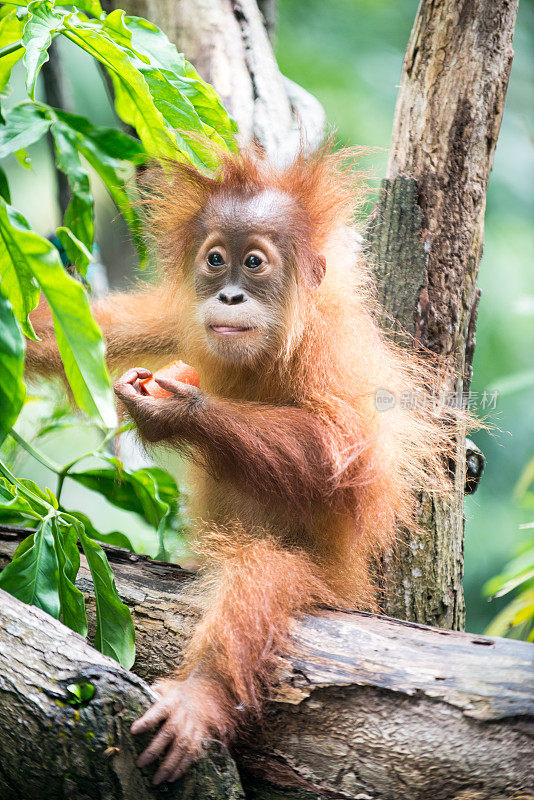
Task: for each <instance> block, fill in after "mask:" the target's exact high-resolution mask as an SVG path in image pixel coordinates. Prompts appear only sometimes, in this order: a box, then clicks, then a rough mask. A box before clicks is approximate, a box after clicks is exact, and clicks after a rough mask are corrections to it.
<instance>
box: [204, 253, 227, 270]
mask: <svg viewBox="0 0 534 800" xmlns="http://www.w3.org/2000/svg"><path fill="white" fill-rule="evenodd" d="M207 262H208V264H209V265H210V267H222V266H223V264H224V258H223V257H222V255H221V254H220V253H210V254H209V256H208V258H207Z"/></svg>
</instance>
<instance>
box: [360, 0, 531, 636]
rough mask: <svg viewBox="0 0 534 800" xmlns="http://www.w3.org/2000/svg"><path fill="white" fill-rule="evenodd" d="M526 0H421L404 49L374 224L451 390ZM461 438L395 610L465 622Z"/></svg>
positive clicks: (391, 272)
mask: <svg viewBox="0 0 534 800" xmlns="http://www.w3.org/2000/svg"><path fill="white" fill-rule="evenodd" d="M516 13H517V0H460V2H459V1H458V0H439V1H438V0H422V2H421V4H420V6H419V10H418V13H417V17H416V20H415V24H414V27H413V30H412V34H411V38H410V43H409V45H408V50H407V53H406V57H405V61H404V67H403V72H402V80H401V85H400V91H399V96H398V101H397V107H396V112H395V122H394V127H393V139H392V145H391V150H390V158H389V164H388V169H387V177H386V180H385V181H384V182H383V186H382V193H381V197H380V200H379V202H378V205H377V209H376V212H375V217H374V219H373V221H372V224H371V228H370V240H371V247H372V251H373V253H374V256H375V260H376V275H377V281H378V288H379V295H380V298H381V300H382V301H383V304H384V306H385V308H386V311H387V312H388V314H389V317H390V322H391V325H392V327H393V329H394V330H399V329H402V330H404V331H405V332H407V333H408V334H409V335H410V336H411V337H413V342H414V344H415V346H417V347H421V348H425V349H427V350H430V351H432V352H433V353H436V354H438V355H439V356H440V357H441V358H442V360H443V363H444V364H446V365H447V367H448V376H449V377H448V381H446V382H445V384H444V386H443V390H444V393H447V395H448V396H449V397H451V396H452V394H453V393H455V394H456V396H458V397H462V392H465V391H467V390H468V388H469V382H470V378H471V360H472V357H473V349H474V328H475V320H476V307H477V302H478V292H477V290H476V288H475V282H476V276H477V271H478V265H479V261H480V257H481V254H482V241H483V222H484V208H485V199H486V189H487V183H488V178H489V174H490V170H491V166H492V161H493V154H494V151H495V145H496V143H497V137H498V134H499V128H500V124H501V118H502V113H503V108H504V99H505V95H506V88H507V85H508V77H509V73H510V67H511V63H512V57H513V51H512V38H513V33H514V24H515V17H516ZM464 466H465V451H464V447H463V443H459V444H458V452H457V469H456V477H455V483H456V493H455V501H454V503H453V504H452V506H450V505H447V506H444V505H443V504H442V503H439V502H436V501H435V500H434V499H433V498H431V497H430V496H428V495H424V496H423V498H422V502H421V507H422V512H421V513H422V520H423V523H424V527H425V528H426V530H427V531H428V534H427V535H426V536H424V537H422V538H419V539H414V538H413V537H408V536H406V537H405V538H404V540H403V543H402V544H401V546H400V548H399V550H398V552H397V554H396V557H395V558H391V559H390V560H389V561H388V562H387V563H386V565H385V583H386V587H387V589H386V604H385V610H386V612H387V613H388V614H391V615H392V616H395V617H400V618H402V619H411V620H415V621H418V622H425V623H428V624H432V625H439V626H443V627H447V628H461V627H463V624H464V601H463V592H462V576H463V514H462V486H463V481H464V477H463V476H464V471H465V470H464Z"/></svg>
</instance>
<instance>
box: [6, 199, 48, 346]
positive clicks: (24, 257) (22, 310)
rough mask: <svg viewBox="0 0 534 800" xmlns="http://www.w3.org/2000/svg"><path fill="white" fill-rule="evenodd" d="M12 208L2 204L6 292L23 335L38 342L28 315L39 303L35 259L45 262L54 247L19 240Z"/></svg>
mask: <svg viewBox="0 0 534 800" xmlns="http://www.w3.org/2000/svg"><path fill="white" fill-rule="evenodd" d="M8 209H11V206H8V205H7V203H5V202H4V201H3V200H0V280H1V281H2V292H3V293H4V295H5V296H6V297H7V298H8V300H9V302H10V303H11V305H12V307H13V312H14V314H15V316H16V318H17V319H18V321H19V323H20V326H21V328H22V330H23V332H24V333H25V334H26V336H28V338H30V339H37V337H36V335H35V331H34V330H33V326H32V324H31V322H30V320H29V318H28V315H29V314H30V312H31V311H33V309H34V308H35V307H36V305H37V303H38V302H39V295H40V293H41V291H40V289H39V284H38V283H37V281H36V280H35V276H34V274H33V272H32V270H31V267H30V264H31V262H32V261H33V260H34V259H39V258H41V256H42V254H43V253H46V252H48V250H49V248H50V247H51V245H50V243H49V242H47V241H46V239H41V237H39V236H35V234H31V236H32V237H35V238H30V237H28V238H24V237H22V238H21V237H19V236H18V234H17V231H16V230H14V229H13V227H12V224H11V220H10V218H9V212H8Z"/></svg>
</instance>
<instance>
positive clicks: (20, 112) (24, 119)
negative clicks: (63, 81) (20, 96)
mask: <svg viewBox="0 0 534 800" xmlns="http://www.w3.org/2000/svg"><path fill="white" fill-rule="evenodd" d="M49 128H50V120H48V119H46V117H45V116H44V114H43V111H42V109H41V108H39V107H38V106H36V105H34V104H32V103H21V104H20V105H17V106H14V107H13V108H11V109H10V110H9V111H7V112H6V114H5V123H4V124H3V125H0V158H5V157H6V156H8V155H10V153H16V152H17V151H19V150H21V149H23V148H25V147H29V145H31V144H34V143H35V142H38V141H39V139H41V138H42V137H43V136H44V135H45V133H46V132H47V131H48V129H49Z"/></svg>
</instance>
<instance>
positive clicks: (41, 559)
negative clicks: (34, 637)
mask: <svg viewBox="0 0 534 800" xmlns="http://www.w3.org/2000/svg"><path fill="white" fill-rule="evenodd" d="M60 36H61V37H64V38H66V39H69V40H70V41H71V42H73V43H74V44H75V45H76V46H77V47H79V48H80V49H81V50H83V51H85V52H86V53H88V54H89V55H91V56H92V57H93V58H94V59H95V60H96V61H98V62H99V63H100V65H101V66H102V68H103V70H104V71H105V72H106V73H107V75H108V76H109V78H110V80H111V83H112V85H113V90H114V102H115V110H116V112H117V114H118V116H119V118H120V119H121V120H122V121H123V122H124V123H126V124H127V125H129V126H131V127H132V128H133V129H134V130H135V132H136V134H137V137H138V138H137V137H136V136H132V135H129V134H127V133H123V132H121V131H120V130H118V129H114V128H106V127H101V126H97V125H94V124H93V123H92V122H91V121H90V120H88V119H86V118H85V117H81V116H78V115H75V114H71V113H69V112H67V111H66V110H64V109H61V108H53V107H51V106H50V105H47V104H46V103H43V102H40V101H37V100H35V92H36V85H37V81H38V77H39V72H40V70H41V68H42V66H43V64H45V63H46V62H47V60H48V58H49V48H50V45H51V43H52V41H53V40H54V39H56V38H57V37H60ZM21 59H23V62H24V66H25V68H26V90H27V94H28V98H29V99H28V100H26V101H24V102H22V103H19V104H18V105H15V106H14V107H12V108H11V109H9V110H8V111H6V112H5V113H4V114H3V115H2V114H0V158H6V157H11V156H15V157H16V158H18V159H19V161H21V162H25V161H26V158H27V155H26V148H28V147H30V146H32V145H33V144H35V143H36V142H39V141H40V140H41V139H42V138H43V137H44V136H45V135H49V136H50V138H51V141H52V143H53V147H54V154H55V163H56V166H57V168H58V169H59V170H60V171H62V172H63V173H64V174H65V176H66V178H67V181H68V185H69V188H70V191H71V199H70V202H69V204H68V207H67V209H66V211H65V214H64V218H63V220H62V224H61V225H60V226H59V227H58V228H57V237H58V239H59V240H60V242H61V244H62V245H63V247H64V249H65V252H66V255H67V258H68V260H69V262H70V269H69V271H67V270H66V269H65V268H64V267H63V265H62V263H61V259H60V256H59V252H58V250H57V249H56V248H55V247H54V245H53V244H51V242H50V241H48V239H45V238H43V237H42V236H39V235H38V234H37V233H35V232H34V231H32V230H31V228H30V226H29V224H28V222H27V220H26V219H25V218H24V216H23V215H22V214H21V213H20V212H19V211H18V210H17V209H15V208H13V207H12V206H11V200H10V190H9V185H8V181H7V177H6V173H5V172H4V170H2V169H1V168H0V323H1V326H0V444H2V442H3V441H4V440H5V439H6V436H8V434H10V435H11V440H14V441H15V442H16V443H17V446H18V447H19V448H22V449H24V450H26V451H27V452H28V453H30V455H31V456H33V457H34V458H35V459H36V460H37V461H39V462H40V463H41V464H44V465H45V466H46V467H47V468H48V469H50V470H51V471H52V472H53V473H55V475H56V476H57V488H56V493H55V494H54V493H52V492H51V491H50V489H46V490H44V491H43V490H42V489H40V488H39V486H38V485H37V484H36V483H34V482H32V481H30V480H27V479H24V478H19V477H16V476H15V475H14V474H13V473H12V472H11V471H10V469H8V467H7V466H6V464H4V463H3V462H2V461H0V476H1V477H0V520H3V521H9V522H10V523H12V524H16V525H22V526H27V525H31V526H32V528H33V530H34V532H33V533H32V534H31V535H30V536H28V537H27V538H25V539H24V540H23V541H22V542H21V544H20V546H19V547H18V549H17V551H16V553H15V555H14V558H13V560H12V561H11V563H10V564H9V565H8V566H7V567H6V568H5V569H4V570H3V571H2V573H1V574H0V587H1V588H2V589H5V590H6V591H9V592H11V593H12V594H13V595H14V596H16V597H18V598H19V599H20V600H22V601H23V602H26V603H32V604H34V605H37V606H39V607H40V608H42V609H44V610H45V611H47V612H48V613H49V614H51V615H52V616H54V617H55V618H56V619H60V620H62V621H63V622H64V624H66V625H68V626H69V627H70V628H72V629H73V630H75V631H77V632H78V633H80V634H82V635H83V636H85V635H86V634H87V618H86V610H85V601H84V597H83V594H82V593H81V592H80V591H79V589H78V588H77V587H76V585H75V581H76V576H77V574H78V571H79V568H80V549H81V550H82V551H83V553H84V555H85V558H86V560H87V563H88V565H89V569H90V571H91V574H92V578H93V583H94V591H95V598H96V613H97V629H96V635H95V646H96V647H97V648H98V649H100V650H101V651H102V652H103V653H107V654H108V655H110V656H112V657H113V658H115V659H117V660H118V661H120V662H121V663H122V664H124V665H125V666H127V667H130V666H131V664H132V663H133V660H134V655H135V648H134V640H135V635H134V629H133V624H132V619H131V615H130V611H129V609H128V608H127V606H126V605H125V604H124V603H123V602H122V601H121V600H120V598H119V595H118V593H117V588H116V586H115V582H114V579H113V573H112V571H111V569H110V566H109V564H108V561H107V558H106V555H105V552H104V550H103V549H102V547H101V546H100V544H98V541H101V542H105V543H107V544H114V545H118V546H121V547H128V548H130V549H132V543H131V541H130V539H129V537H128V536H126V535H125V534H124V533H122V532H119V531H115V532H112V533H107V534H104V533H102V532H100V531H98V530H97V528H96V527H95V526H94V525H93V522H92V521H91V519H90V518H89V517H88V516H87V515H86V514H84V513H82V512H81V511H77V510H67V509H65V508H64V507H63V505H62V503H61V495H62V489H63V484H64V481H65V479H67V478H71V479H72V480H74V481H76V482H78V483H79V484H81V485H83V486H85V487H86V488H88V489H90V490H91V491H95V492H98V493H100V495H101V496H103V497H105V498H106V499H107V500H108V501H109V502H111V503H113V504H114V505H115V506H117V507H119V508H122V509H127V510H130V511H134V512H135V513H136V514H138V515H139V516H140V517H141V518H142V519H144V520H146V521H147V522H148V523H149V524H150V525H151V526H152V527H153V528H154V531H155V534H157V536H158V542H159V549H158V556H159V557H162V558H164V557H165V556H166V549H165V533H166V531H169V530H172V529H173V527H174V528H175V527H176V525H177V524H178V525H179V524H180V523H179V522H178V523H177V519H178V520H179V516H178V512H179V505H178V498H179V491H178V487H177V486H176V483H175V481H174V480H173V478H172V477H171V476H170V475H169V474H168V473H166V472H165V471H164V470H161V469H158V468H156V467H152V468H145V469H138V470H130V469H128V468H126V467H125V466H124V465H123V464H122V463H121V462H120V461H119V460H118V459H117V458H116V456H115V455H114V453H113V452H111V451H110V450H109V445H110V443H111V442H112V441H113V439H114V437H115V436H116V435H118V434H119V433H120V432H121V431H122V430H124V428H117V427H116V425H117V419H116V414H115V407H114V401H113V395H112V391H111V383H110V378H109V375H108V372H107V369H106V364H105V347H104V341H103V337H102V333H101V331H100V329H99V327H98V326H97V324H96V323H95V321H94V319H93V317H92V315H91V308H90V304H89V299H88V297H87V293H86V289H85V288H84V284H83V281H82V280H81V279H83V277H84V276H85V274H86V270H87V267H88V264H89V262H90V260H91V258H92V249H93V244H94V241H93V240H94V200H93V194H92V187H91V179H90V174H89V172H88V170H87V167H86V162H87V163H88V164H89V165H90V166H91V167H92V168H93V169H94V171H95V172H96V173H97V174H98V175H99V177H100V178H101V180H102V181H103V183H104V185H105V186H106V188H107V190H108V192H109V194H110V196H111V198H112V199H113V201H114V203H115V204H116V206H117V208H118V209H119V211H120V212H121V213H122V214H123V216H124V218H125V220H126V222H127V223H128V225H129V228H130V231H131V233H132V237H133V240H134V242H135V243H136V245H137V248H138V250H139V256H140V261H141V264H144V260H145V255H146V254H145V247H144V243H143V238H142V235H141V229H140V223H139V218H138V215H137V212H136V210H135V205H133V204H132V201H131V197H130V190H129V188H128V178H129V176H130V175H131V174H132V173H133V171H134V169H135V168H137V167H138V166H140V165H142V164H143V163H144V162H145V161H146V160H147V159H148V158H168V157H170V158H174V159H180V160H186V161H189V162H190V163H192V164H194V165H195V166H196V167H197V168H198V169H200V170H202V171H204V172H209V171H211V170H212V169H214V168H215V167H216V166H217V158H218V155H217V154H218V153H219V152H221V151H224V150H229V149H230V150H233V149H235V148H236V142H235V137H234V133H235V130H236V126H235V123H234V122H233V121H232V120H231V119H230V117H229V116H228V114H227V113H226V111H225V109H224V108H223V106H222V104H221V101H220V100H219V98H218V96H217V95H216V93H215V92H214V90H213V89H212V88H211V87H210V86H208V85H207V84H205V83H204V82H203V81H202V80H201V78H200V77H199V75H198V74H197V73H196V71H195V70H194V69H193V67H192V66H191V65H190V64H189V63H188V62H187V61H186V60H185V58H184V57H183V55H181V54H180V53H178V52H177V51H176V48H175V47H174V46H173V45H172V44H171V43H170V42H169V40H168V39H167V37H166V36H165V35H164V34H163V32H162V31H161V30H159V28H157V27H156V26H155V25H152V24H151V23H150V22H148V21H147V20H144V19H141V18H139V17H134V16H128V15H126V14H125V13H124V11H121V10H116V11H113V12H112V13H110V14H105V13H104V12H103V11H102V8H101V6H100V3H99V2H98V0H81V2H79V3H77V4H76V5H72V4H64V3H61V2H55V1H54V0H31V2H29V3H28V4H27V5H26V4H22V3H19V2H13V3H4V4H2V6H1V7H0V92H3V91H5V89H6V87H7V85H8V82H9V78H10V74H11V70H12V68H13V67H14V65H15V64H16V63H17V62H19V61H20V60H21ZM41 294H43V295H44V297H45V298H46V300H47V302H48V305H49V307H50V309H51V312H52V317H53V322H54V330H55V335H56V341H57V345H58V349H59V352H60V355H61V358H62V361H63V366H64V369H65V375H66V378H67V380H68V382H69V384H70V388H71V390H72V395H73V397H74V399H75V401H76V403H77V404H78V406H79V407H80V409H81V410H82V411H84V412H85V413H86V414H87V416H88V418H89V422H90V424H91V425H93V426H96V428H97V429H98V430H100V431H101V434H102V441H101V443H100V445H98V446H97V447H96V449H95V450H92V451H91V452H90V453H86V454H83V455H82V456H79V457H77V458H76V459H74V460H71V461H70V462H69V463H68V464H64V465H58V464H55V463H53V462H51V461H50V460H49V459H48V458H47V457H46V456H45V455H44V454H43V453H42V452H40V451H39V450H37V449H35V448H34V447H33V445H32V444H30V442H28V441H26V440H25V439H24V438H22V437H21V436H20V435H19V434H18V433H17V432H16V431H15V430H13V428H12V426H13V425H14V423H15V422H16V420H17V417H18V415H19V413H20V410H21V408H22V406H23V403H24V399H25V386H24V382H23V369H24V353H25V346H24V336H26V337H28V338H30V339H33V340H36V339H37V337H36V334H35V331H34V329H33V326H32V323H31V320H30V314H31V312H32V311H33V310H34V309H35V308H36V306H37V304H38V303H39V300H40V297H41ZM67 424H69V423H68V422H65V420H63V419H62V418H61V416H60V415H59V416H55V417H54V419H52V420H51V421H50V423H49V424H48V425H47V431H50V430H57V429H60V428H61V427H63V426H65V425H67ZM89 456H92V457H93V458H94V457H96V458H97V459H98V460H99V462H100V465H99V466H97V467H93V466H91V468H85V469H84V468H82V467H81V466H80V462H81V461H82V460H83V459H84V458H87V457H89ZM80 691H81V690H80ZM80 691H78V690H77V689H76V691H74V697H75V701H76V702H82V701H83V700H84V696H82V694H83V693H82V694H80Z"/></svg>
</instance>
